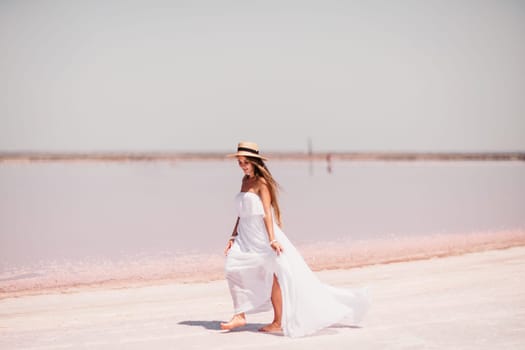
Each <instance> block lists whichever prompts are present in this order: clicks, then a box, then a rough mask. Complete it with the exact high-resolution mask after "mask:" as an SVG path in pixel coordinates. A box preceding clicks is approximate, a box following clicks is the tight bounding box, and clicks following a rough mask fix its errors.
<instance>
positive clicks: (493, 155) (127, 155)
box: [0, 152, 525, 163]
mask: <svg viewBox="0 0 525 350" xmlns="http://www.w3.org/2000/svg"><path fill="white" fill-rule="evenodd" d="M225 154H227V153H226V152H85V153H83V152H78V153H77V152H69V153H67V152H0V163H7V162H73V161H75V162H84V161H105V162H148V161H151V162H153V161H167V162H173V161H221V160H226V159H227V158H225ZM266 155H267V156H268V158H270V159H272V160H280V161H290V160H295V161H336V160H337V161H525V152H313V153H304V152H269V153H267V154H266Z"/></svg>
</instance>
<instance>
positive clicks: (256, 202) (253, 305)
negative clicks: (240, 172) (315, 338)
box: [225, 192, 369, 337]
mask: <svg viewBox="0 0 525 350" xmlns="http://www.w3.org/2000/svg"><path fill="white" fill-rule="evenodd" d="M235 205H236V208H237V212H238V215H239V218H240V219H239V225H238V227H237V232H238V236H237V238H236V239H235V242H234V244H233V246H232V248H231V249H230V251H229V252H228V256H227V258H226V264H225V270H226V279H227V281H228V286H229V289H230V293H231V296H232V300H233V306H234V310H235V311H234V312H235V314H238V313H242V312H245V313H256V312H261V311H268V310H270V309H271V308H272V305H271V300H270V298H271V291H272V283H273V275H274V274H275V275H276V276H277V279H278V281H279V284H280V287H281V293H282V300H283V314H282V328H283V332H284V334H285V335H287V336H291V337H301V336H305V335H308V334H312V333H314V332H316V331H318V330H320V329H322V328H325V327H328V326H330V325H333V324H335V323H339V322H342V321H344V322H347V321H348V322H350V323H351V324H357V323H358V322H359V321H360V320H361V319H362V317H363V315H364V313H365V312H366V310H367V309H368V305H369V302H368V298H367V297H366V292H365V290H349V289H342V288H335V287H332V286H329V285H326V284H323V283H322V282H321V281H320V280H319V279H318V278H317V276H316V275H315V274H314V273H313V272H312V270H310V268H309V267H308V265H307V264H306V263H305V261H304V259H303V258H302V256H301V255H300V254H299V252H298V251H297V249H296V248H295V247H294V246H293V245H292V243H291V242H290V241H289V240H288V238H287V237H286V235H285V234H284V233H283V232H282V231H281V229H280V228H279V226H277V225H276V224H275V223H274V224H273V226H274V232H275V239H276V240H277V241H279V243H280V244H281V246H282V248H283V252H282V253H281V254H280V255H277V254H276V253H275V252H274V251H273V249H272V248H271V247H270V245H269V242H268V234H267V231H266V227H265V225H264V220H263V218H264V208H263V205H262V201H261V199H260V198H259V196H258V195H257V194H256V193H253V192H240V193H238V194H237V196H236V197H235Z"/></svg>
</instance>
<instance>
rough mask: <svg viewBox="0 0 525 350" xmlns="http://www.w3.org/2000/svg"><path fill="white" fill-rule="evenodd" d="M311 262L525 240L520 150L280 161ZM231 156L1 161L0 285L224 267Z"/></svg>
mask: <svg viewBox="0 0 525 350" xmlns="http://www.w3.org/2000/svg"><path fill="white" fill-rule="evenodd" d="M269 166H270V169H271V170H272V172H273V173H274V175H275V177H276V178H277V180H278V181H279V182H280V183H281V185H282V186H283V191H282V194H281V201H282V210H283V215H284V220H285V222H284V224H285V226H284V230H285V233H287V235H288V236H289V237H290V239H291V240H292V241H293V242H294V243H295V244H296V245H297V246H298V247H299V248H300V250H301V252H302V253H303V254H304V256H305V258H306V259H307V261H308V262H309V264H310V265H311V266H312V267H313V268H314V269H323V268H348V267H356V266H363V265H367V264H374V263H385V262H392V261H403V260H412V259H420V258H429V257H435V256H446V255H451V254H461V253H464V252H469V251H478V250H484V249H495V248H505V247H509V246H515V245H522V244H525V214H524V213H525V164H523V163H520V162H439V163H438V162H436V163H411V162H399V163H393V162H373V163H366V162H335V163H334V164H333V165H332V167H333V172H332V174H328V173H327V172H326V169H325V164H323V163H316V164H315V167H314V172H313V175H310V174H309V165H308V164H307V163H304V162H300V161H297V162H284V161H275V162H270V163H269ZM241 176H242V174H241V172H240V171H239V169H238V168H237V166H236V165H235V163H234V162H232V161H225V162H211V161H210V162H179V163H168V162H134V163H126V162H123V163H103V162H99V163H96V162H95V163H92V162H91V163H88V162H63V163H4V164H0V292H1V293H2V295H3V296H9V295H16V294H20V293H27V292H38V291H42V290H48V289H50V288H51V289H53V288H55V289H56V288H58V289H59V290H70V289H72V288H75V287H78V286H86V285H100V284H116V285H122V284H124V285H129V284H136V283H150V282H153V281H161V280H169V281H174V280H175V281H206V280H210V279H216V278H221V277H222V264H223V259H224V258H223V256H222V250H223V246H224V244H225V242H226V239H227V237H228V236H229V235H230V233H231V230H232V226H233V223H234V221H235V213H234V211H233V206H232V200H233V196H234V195H235V193H236V192H237V191H238V190H239V185H240V179H241Z"/></svg>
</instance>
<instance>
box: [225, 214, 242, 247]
mask: <svg viewBox="0 0 525 350" xmlns="http://www.w3.org/2000/svg"><path fill="white" fill-rule="evenodd" d="M238 226H239V217H237V221H235V227H234V228H233V232H232V235H231V237H230V239H229V240H228V243H227V244H226V249H224V255H228V251H229V250H230V249H231V247H232V245H233V242H234V241H235V237H237V235H238V234H239V233H238V232H237V227H238Z"/></svg>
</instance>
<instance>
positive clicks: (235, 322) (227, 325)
mask: <svg viewBox="0 0 525 350" xmlns="http://www.w3.org/2000/svg"><path fill="white" fill-rule="evenodd" d="M244 325H246V319H245V318H244V317H241V316H238V315H236V316H233V317H232V319H231V320H230V322H222V323H221V329H223V330H232V329H234V328H238V327H242V326H244Z"/></svg>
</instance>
